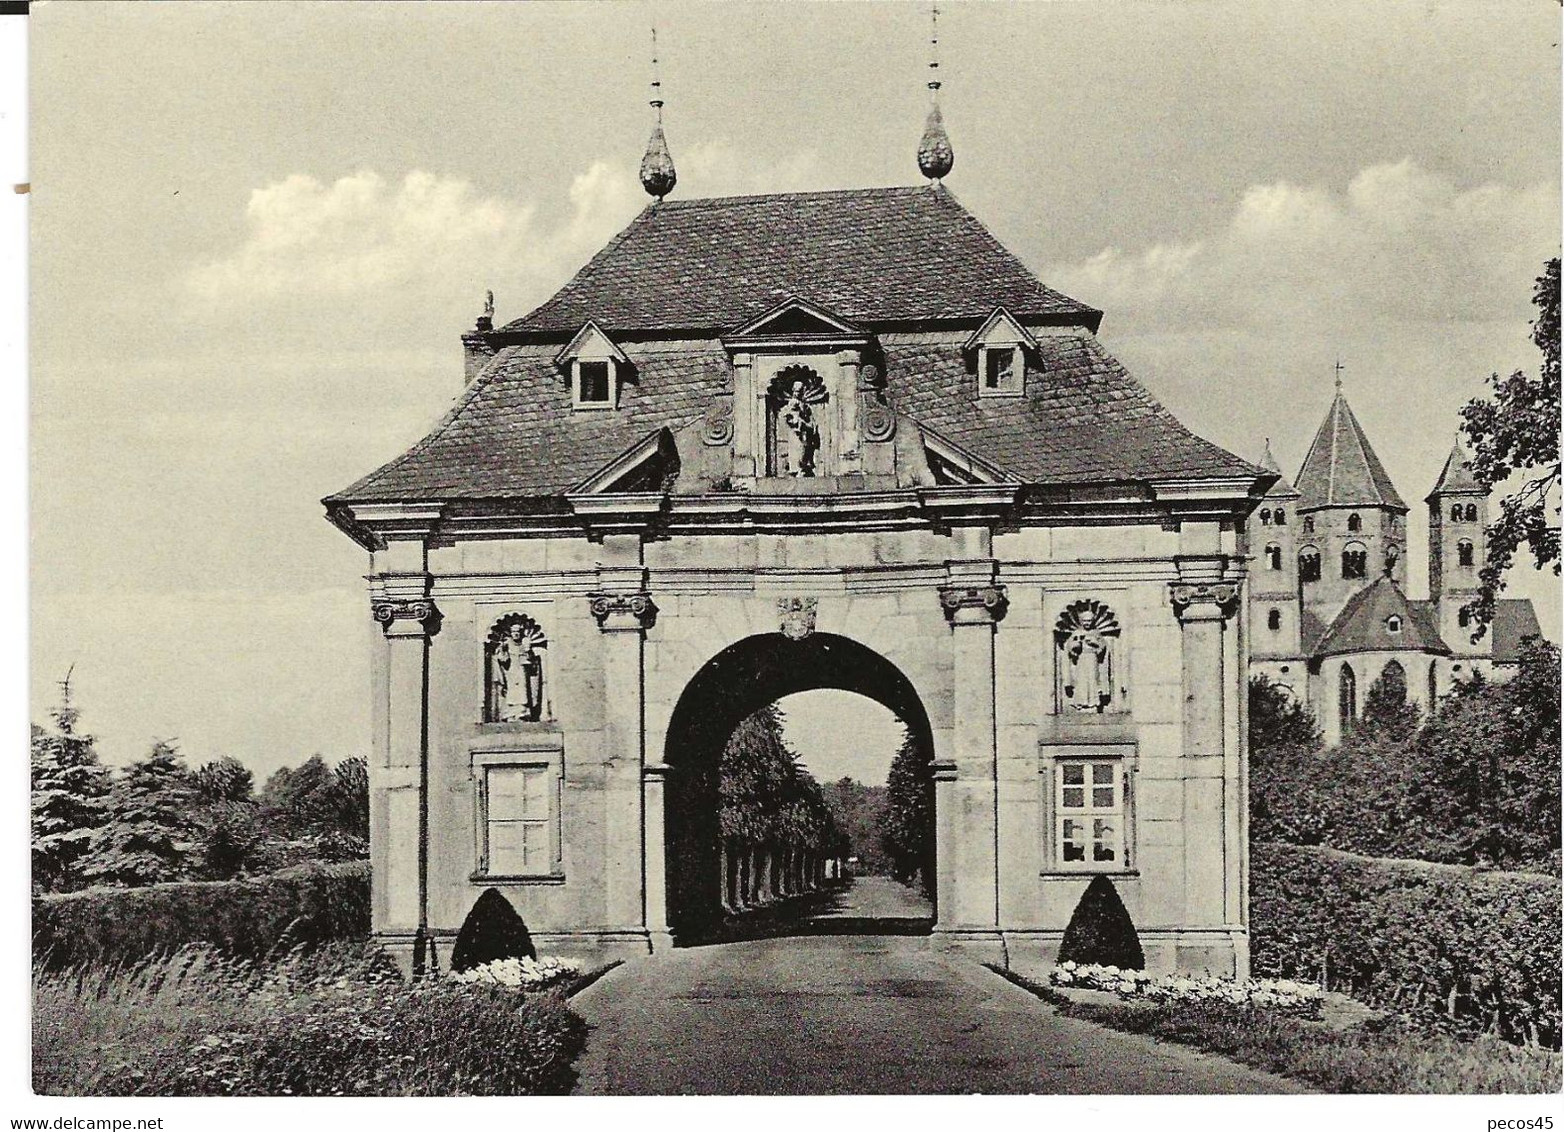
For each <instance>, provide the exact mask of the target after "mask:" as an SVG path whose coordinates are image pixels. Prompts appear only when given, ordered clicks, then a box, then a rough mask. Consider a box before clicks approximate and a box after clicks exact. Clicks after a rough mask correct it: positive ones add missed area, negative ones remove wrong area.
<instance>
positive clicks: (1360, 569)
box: [1341, 542, 1368, 578]
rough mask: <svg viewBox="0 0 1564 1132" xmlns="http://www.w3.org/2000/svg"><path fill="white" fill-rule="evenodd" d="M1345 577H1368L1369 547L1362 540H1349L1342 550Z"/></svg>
mask: <svg viewBox="0 0 1564 1132" xmlns="http://www.w3.org/2000/svg"><path fill="white" fill-rule="evenodd" d="M1341 576H1342V577H1343V578H1366V577H1368V548H1367V547H1365V546H1364V545H1363V544H1362V543H1361V542H1349V543H1348V544H1347V545H1346V546H1345V547H1344V548H1342V552H1341Z"/></svg>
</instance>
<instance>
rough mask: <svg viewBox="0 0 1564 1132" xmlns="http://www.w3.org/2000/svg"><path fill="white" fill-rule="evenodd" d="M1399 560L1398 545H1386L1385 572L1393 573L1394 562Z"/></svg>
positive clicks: (1394, 568)
mask: <svg viewBox="0 0 1564 1132" xmlns="http://www.w3.org/2000/svg"><path fill="white" fill-rule="evenodd" d="M1399 561H1401V548H1400V547H1399V546H1387V547H1386V548H1385V573H1386V574H1393V573H1395V571H1396V563H1397V562H1399Z"/></svg>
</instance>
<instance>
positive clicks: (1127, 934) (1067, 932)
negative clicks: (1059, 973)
mask: <svg viewBox="0 0 1564 1132" xmlns="http://www.w3.org/2000/svg"><path fill="white" fill-rule="evenodd" d="M1059 962H1061V963H1065V962H1073V963H1096V964H1099V965H1101V966H1104V967H1118V968H1119V969H1120V970H1130V971H1139V970H1142V969H1143V968H1144V967H1145V966H1146V956H1145V955H1144V953H1142V951H1141V949H1140V937H1139V936H1138V935H1136V934H1135V924H1134V923H1133V922H1132V921H1131V920H1130V914H1129V912H1127V911H1126V910H1125V908H1124V901H1122V900H1120V899H1119V893H1118V890H1117V889H1115V888H1114V887H1113V882H1112V881H1111V880H1109V879H1108V878H1107V877H1105V876H1097V877H1093V878H1092V882H1091V884H1089V885H1087V886H1086V891H1085V892H1084V893H1083V894H1082V895H1081V902H1080V903H1079V904H1077V905H1076V906H1075V913H1074V914H1073V915H1072V916H1071V917H1070V924H1069V926H1068V927H1066V928H1065V929H1064V939H1063V940H1061V941H1060V943H1059Z"/></svg>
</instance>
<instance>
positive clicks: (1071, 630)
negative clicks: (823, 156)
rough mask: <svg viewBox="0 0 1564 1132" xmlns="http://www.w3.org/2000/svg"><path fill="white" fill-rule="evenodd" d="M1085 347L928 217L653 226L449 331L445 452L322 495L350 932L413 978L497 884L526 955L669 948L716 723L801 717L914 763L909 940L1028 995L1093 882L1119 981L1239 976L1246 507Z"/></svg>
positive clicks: (874, 203) (753, 214) (976, 244)
mask: <svg viewBox="0 0 1564 1132" xmlns="http://www.w3.org/2000/svg"><path fill="white" fill-rule="evenodd" d="M1100 319H1101V314H1100V312H1098V311H1095V310H1092V309H1091V308H1089V307H1086V306H1083V305H1082V304H1080V303H1077V302H1075V301H1074V300H1071V299H1069V298H1066V297H1065V296H1063V295H1060V294H1058V293H1057V292H1055V291H1052V290H1049V289H1048V288H1047V287H1045V286H1043V285H1042V284H1041V283H1040V282H1038V281H1037V279H1035V278H1034V277H1033V276H1032V275H1031V274H1030V273H1029V272H1028V271H1026V269H1025V268H1023V267H1022V266H1021V264H1020V263H1019V262H1017V261H1016V260H1015V259H1014V257H1012V256H1011V255H1010V254H1009V253H1008V252H1006V251H1005V250H1004V249H1003V248H1002V247H1000V245H999V244H998V243H997V242H996V241H995V240H994V239H993V237H992V236H991V235H989V233H988V232H987V231H986V230H985V229H984V228H983V226H982V225H981V224H980V223H978V221H977V220H976V219H974V218H973V217H972V216H971V215H970V214H969V213H968V212H967V211H966V210H965V209H963V208H962V207H961V205H960V204H958V203H957V201H956V200H955V198H954V197H953V196H952V195H951V194H950V192H949V191H948V190H946V189H944V188H943V187H941V186H938V185H935V186H931V187H928V188H915V189H873V190H864V191H857V192H837V193H810V194H788V195H780V196H763V197H736V198H727V199H719V200H691V201H669V200H664V201H660V202H658V203H656V204H653V205H651V206H649V207H648V208H647V209H646V210H645V211H644V212H643V213H642V214H641V215H640V216H639V217H638V218H637V219H636V220H635V221H634V222H633V223H632V224H631V225H630V226H629V227H628V228H627V229H626V230H625V231H624V232H623V233H621V234H620V235H619V236H618V237H616V238H615V240H614V241H613V242H612V243H611V244H610V245H609V246H608V247H607V248H605V249H604V251H603V252H602V253H600V254H599V255H598V256H597V257H596V258H595V259H593V261H592V262H591V263H590V264H588V265H587V266H586V267H585V268H583V269H582V270H581V272H580V273H579V274H578V275H577V276H576V277H575V278H574V279H572V280H571V281H570V282H569V283H568V284H566V285H565V287H564V288H562V289H561V290H560V291H559V293H558V294H556V295H555V296H554V297H553V298H551V299H550V300H549V301H548V302H546V303H544V304H543V305H542V306H540V307H538V308H537V309H536V310H534V311H533V312H531V313H530V314H528V315H526V316H525V317H523V318H520V319H517V320H516V321H514V322H511V323H509V324H507V325H504V326H501V327H495V326H494V325H493V322H492V320H491V319H490V317H489V316H488V315H487V314H486V315H485V317H484V318H482V319H480V320H479V324H478V327H477V328H476V329H475V330H474V331H472V332H470V333H468V334H466V335H464V336H463V343H464V346H465V348H466V354H467V365H466V385H465V388H464V389H463V390H462V392H461V394H460V396H459V398H458V400H457V402H456V405H455V406H454V408H452V409H451V411H450V412H449V414H447V416H446V417H445V419H444V420H443V421H441V423H440V424H439V425H438V426H436V428H435V429H434V430H433V431H432V432H431V433H430V435H429V436H428V437H426V438H425V439H424V440H423V441H421V442H420V443H419V444H418V445H416V446H415V447H414V448H413V449H411V450H410V451H409V452H408V453H406V454H405V455H403V456H401V457H399V458H398V459H396V460H394V461H392V462H391V463H389V464H387V465H386V466H385V467H383V468H381V469H379V470H378V471H376V472H373V473H372V474H370V475H369V476H367V477H366V478H364V479H363V480H361V481H359V482H358V483H356V484H354V485H353V486H351V487H349V488H347V489H346V490H344V491H342V492H340V493H338V494H337V495H334V496H332V497H330V498H329V499H328V500H326V504H327V510H328V515H329V517H330V518H331V519H332V521H333V522H335V523H336V524H337V525H338V526H339V527H340V528H341V529H342V530H343V531H345V532H346V533H348V534H349V535H350V536H351V537H353V538H354V539H355V540H357V541H358V542H359V543H360V544H361V545H362V546H363V547H365V548H366V549H367V550H368V551H369V552H370V554H371V569H370V597H371V606H372V610H373V613H374V617H375V619H376V621H378V623H379V625H380V629H381V631H380V632H379V633H377V634H376V641H375V646H374V669H373V671H374V713H373V740H374V742H373V757H372V759H371V767H370V775H371V783H370V794H371V853H372V863H373V877H374V880H373V926H374V930H375V933H376V935H377V936H378V937H379V938H380V939H381V940H382V941H383V942H384V943H385V944H386V945H387V946H388V947H389V948H391V949H392V950H394V951H395V952H397V953H398V954H399V955H401V956H403V957H404V958H405V960H406V961H407V962H408V963H409V964H417V963H423V962H425V961H426V960H427V951H428V948H429V947H430V946H433V947H434V948H435V949H436V951H437V953H438V952H439V950H440V949H441V948H443V947H445V946H446V942H444V941H448V940H449V939H450V938H451V937H452V936H453V935H454V934H455V932H456V930H457V928H458V927H459V926H460V924H461V922H462V920H463V918H464V917H465V916H466V914H467V912H468V910H469V909H470V908H471V907H472V905H473V903H474V901H475V900H476V899H477V897H478V895H479V894H480V893H481V892H482V891H483V890H484V889H486V888H489V887H494V888H498V889H499V890H500V891H502V892H503V893H504V894H505V896H506V898H507V899H508V900H510V901H511V903H512V904H513V905H514V906H515V907H516V908H517V910H518V911H520V912H521V914H522V916H523V917H524V918H525V919H526V921H527V923H528V925H529V926H530V928H531V929H532V932H533V935H534V937H535V938H537V939H538V940H539V945H540V946H541V947H543V948H545V949H546V950H550V951H555V952H571V951H574V952H591V953H594V954H613V953H620V954H625V953H636V952H640V953H644V952H646V951H647V950H648V949H655V948H657V947H660V946H666V945H668V944H669V943H670V942H671V941H672V934H671V931H670V928H671V926H673V922H676V921H677V920H678V919H679V918H680V917H681V916H687V915H692V914H693V915H699V914H700V909H701V908H703V907H704V908H706V909H708V910H709V909H710V907H711V895H712V893H711V891H710V886H712V885H714V884H716V883H717V880H716V878H717V875H718V874H717V872H716V869H715V868H714V867H713V866H712V862H711V861H710V859H709V858H710V854H711V853H712V852H713V849H712V845H713V839H712V838H711V837H710V836H709V834H710V829H709V828H705V829H703V828H702V825H701V823H702V822H703V821H704V822H707V823H709V822H710V821H712V820H713V816H712V814H713V809H714V807H712V806H711V805H710V804H709V802H710V786H709V782H707V781H705V780H704V779H703V777H702V776H703V775H705V776H708V777H709V774H710V770H711V767H712V765H713V761H714V759H713V752H714V750H715V749H716V748H717V747H719V746H720V740H721V737H722V736H723V734H724V731H723V729H724V727H729V728H731V724H732V722H734V721H735V720H736V719H737V718H738V717H739V715H740V714H741V713H742V712H744V711H745V710H747V709H753V708H754V707H758V706H760V705H761V704H763V703H766V702H769V701H771V700H773V699H775V698H776V697H778V696H780V695H785V694H787V693H788V692H789V691H798V690H802V689H806V688H816V687H839V688H847V689H849V690H853V691H859V692H864V693H865V694H868V695H870V696H872V697H874V698H876V699H878V700H880V701H881V702H882V703H885V704H886V705H887V706H888V707H890V708H891V709H892V710H893V711H895V712H896V713H897V714H898V715H900V716H901V717H902V719H903V720H904V721H905V722H907V723H908V724H909V725H910V726H912V727H913V728H914V729H916V730H917V731H918V732H920V739H922V740H923V741H926V743H927V746H928V749H929V751H930V763H929V768H930V769H929V773H930V776H931V778H932V780H933V791H934V812H935V819H934V820H935V826H936V837H935V841H936V844H937V857H938V861H937V868H936V873H937V877H938V893H937V897H938V899H937V919H936V923H935V926H934V932H933V940H934V941H935V943H936V944H939V945H943V946H952V947H968V948H973V949H976V950H977V951H978V952H979V953H980V954H982V955H984V956H985V957H988V958H991V959H996V960H1002V959H1004V958H1005V957H1006V956H1007V955H1010V956H1014V955H1015V954H1016V953H1017V952H1021V951H1024V952H1030V953H1032V955H1033V957H1034V958H1046V957H1048V956H1050V955H1051V954H1052V953H1053V951H1054V949H1056V948H1057V946H1058V943H1059V939H1060V936H1061V934H1062V932H1063V930H1064V928H1065V926H1066V924H1067V923H1068V922H1069V919H1070V915H1071V913H1072V911H1073V910H1074V908H1075V906H1076V904H1077V902H1078V901H1079V900H1080V898H1081V894H1082V892H1083V891H1084V890H1085V888H1086V886H1087V884H1088V883H1089V882H1090V881H1091V880H1092V879H1093V878H1094V877H1097V876H1106V877H1108V878H1109V879H1110V880H1111V881H1112V883H1113V885H1114V887H1115V888H1116V890H1117V891H1118V893H1119V895H1120V897H1121V898H1122V900H1123V902H1124V905H1125V907H1126V908H1127V909H1128V911H1129V913H1130V915H1131V916H1132V918H1133V919H1134V921H1135V924H1136V927H1137V929H1138V931H1139V933H1140V938H1141V942H1142V946H1143V948H1144V950H1145V952H1146V956H1147V961H1148V963H1149V964H1151V965H1152V966H1154V967H1158V968H1162V969H1172V968H1185V969H1194V970H1203V969H1208V968H1209V969H1211V970H1216V971H1227V972H1233V971H1242V970H1243V969H1244V968H1245V967H1246V964H1247V958H1246V939H1247V930H1246V920H1247V912H1246V904H1245V883H1246V881H1245V877H1246V859H1247V841H1246V832H1245V825H1244V822H1245V812H1244V791H1245V785H1244V760H1245V749H1244V726H1243V718H1242V713H1243V710H1244V706H1243V705H1244V694H1243V693H1244V686H1245V685H1244V673H1245V668H1246V664H1247V654H1248V646H1247V639H1246V628H1245V626H1244V624H1243V620H1242V618H1243V613H1242V604H1243V603H1242V602H1241V601H1240V600H1239V598H1240V594H1241V590H1242V587H1243V585H1244V579H1245V573H1246V568H1247V561H1248V548H1247V546H1246V545H1245V543H1244V538H1245V536H1244V533H1243V520H1244V518H1245V516H1246V515H1247V514H1248V512H1249V511H1250V509H1251V508H1253V507H1254V506H1255V505H1256V504H1257V503H1258V501H1259V500H1260V498H1261V497H1262V495H1263V493H1264V492H1265V490H1266V488H1267V487H1268V486H1269V485H1270V484H1271V483H1272V482H1273V481H1274V479H1275V475H1274V473H1267V472H1264V471H1262V470H1260V469H1258V468H1256V467H1254V466H1252V465H1249V464H1247V463H1245V462H1244V461H1242V460H1239V459H1238V458H1236V457H1234V456H1231V455H1230V454H1228V453H1227V452H1224V451H1222V450H1221V449H1219V448H1217V447H1215V446H1214V445H1211V444H1209V443H1207V442H1205V441H1203V440H1201V439H1199V438H1198V437H1195V436H1193V435H1191V434H1190V433H1189V432H1188V431H1186V430H1185V429H1184V428H1183V427H1182V426H1180V425H1179V424H1178V422H1177V421H1175V420H1174V419H1173V418H1172V416H1171V415H1170V414H1168V412H1167V411H1166V410H1165V409H1163V408H1162V406H1160V405H1159V404H1158V403H1157V402H1156V401H1155V400H1154V399H1153V398H1152V397H1151V396H1150V395H1149V394H1148V393H1147V392H1146V390H1145V389H1144V388H1142V387H1141V386H1140V385H1139V384H1138V383H1137V382H1136V381H1135V379H1134V378H1132V377H1131V376H1130V375H1129V374H1127V373H1126V372H1125V370H1124V369H1123V367H1122V366H1120V365H1119V364H1118V362H1116V361H1115V360H1114V359H1113V358H1112V357H1110V356H1109V355H1108V353H1107V352H1106V351H1105V350H1104V349H1103V347H1102V346H1101V344H1100V343H1099V342H1098V341H1097V338H1096V331H1097V326H1098V323H1099V321H1100ZM844 738H847V737H844ZM670 916H672V921H671V920H670Z"/></svg>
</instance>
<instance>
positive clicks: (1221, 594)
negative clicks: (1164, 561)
mask: <svg viewBox="0 0 1564 1132" xmlns="http://www.w3.org/2000/svg"><path fill="white" fill-rule="evenodd" d="M1168 599H1169V600H1170V601H1171V602H1172V603H1173V612H1174V614H1175V615H1176V616H1177V617H1178V619H1179V620H1180V621H1191V620H1195V621H1212V620H1216V619H1217V618H1221V619H1223V620H1226V619H1227V618H1229V617H1231V616H1232V615H1233V614H1234V613H1236V612H1238V583H1237V582H1173V583H1171V584H1170V585H1169V586H1168Z"/></svg>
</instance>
